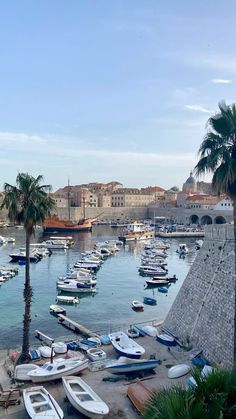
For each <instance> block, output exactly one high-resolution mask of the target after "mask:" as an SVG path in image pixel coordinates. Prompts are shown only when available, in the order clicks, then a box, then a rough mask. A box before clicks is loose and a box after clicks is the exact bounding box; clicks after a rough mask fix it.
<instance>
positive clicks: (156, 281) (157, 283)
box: [146, 278, 169, 287]
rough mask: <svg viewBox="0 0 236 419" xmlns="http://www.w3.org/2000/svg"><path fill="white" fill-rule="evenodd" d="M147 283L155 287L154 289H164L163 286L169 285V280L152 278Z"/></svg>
mask: <svg viewBox="0 0 236 419" xmlns="http://www.w3.org/2000/svg"><path fill="white" fill-rule="evenodd" d="M146 283H147V285H149V286H154V287H158V286H159V287H162V286H163V285H168V284H169V281H167V279H165V278H164V279H156V278H152V279H146Z"/></svg>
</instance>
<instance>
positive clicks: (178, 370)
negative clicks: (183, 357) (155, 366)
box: [168, 364, 190, 378]
mask: <svg viewBox="0 0 236 419" xmlns="http://www.w3.org/2000/svg"><path fill="white" fill-rule="evenodd" d="M189 371H190V366H189V365H187V364H179V365H174V367H171V368H169V370H168V378H179V377H182V376H183V375H186V374H188V373H189Z"/></svg>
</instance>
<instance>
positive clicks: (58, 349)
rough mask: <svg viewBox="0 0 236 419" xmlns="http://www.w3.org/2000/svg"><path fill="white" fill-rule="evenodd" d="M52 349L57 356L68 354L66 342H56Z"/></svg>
mask: <svg viewBox="0 0 236 419" xmlns="http://www.w3.org/2000/svg"><path fill="white" fill-rule="evenodd" d="M52 347H53V349H54V352H55V354H65V353H66V352H67V344H66V343H64V342H55V343H53V344H52Z"/></svg>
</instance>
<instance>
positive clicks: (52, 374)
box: [28, 358, 88, 383]
mask: <svg viewBox="0 0 236 419" xmlns="http://www.w3.org/2000/svg"><path fill="white" fill-rule="evenodd" d="M87 367H88V360H87V359H85V360H79V359H73V358H69V359H64V358H58V359H55V360H54V361H53V363H51V362H46V364H44V365H43V366H42V367H39V368H37V370H34V371H30V372H29V373H28V375H29V377H30V379H31V380H32V381H33V383H40V382H45V381H51V380H57V379H58V378H61V377H64V376H66V375H70V374H78V373H79V372H81V371H83V370H84V369H86V368H87Z"/></svg>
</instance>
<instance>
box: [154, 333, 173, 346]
mask: <svg viewBox="0 0 236 419" xmlns="http://www.w3.org/2000/svg"><path fill="white" fill-rule="evenodd" d="M156 340H157V341H158V342H160V343H162V344H163V345H166V346H176V345H177V342H176V340H175V339H174V338H173V337H172V336H169V335H165V334H162V335H158V336H157V337H156Z"/></svg>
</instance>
